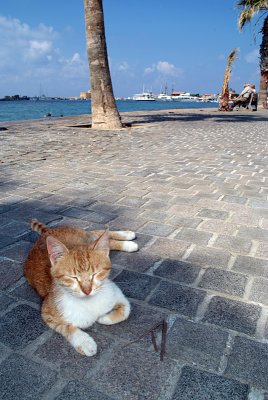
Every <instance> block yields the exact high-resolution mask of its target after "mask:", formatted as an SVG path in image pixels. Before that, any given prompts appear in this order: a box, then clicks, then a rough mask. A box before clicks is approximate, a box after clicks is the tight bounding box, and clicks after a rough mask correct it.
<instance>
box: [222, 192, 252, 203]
mask: <svg viewBox="0 0 268 400" xmlns="http://www.w3.org/2000/svg"><path fill="white" fill-rule="evenodd" d="M222 201H226V202H227V203H236V204H245V203H246V202H247V198H246V197H241V196H232V195H228V194H227V195H226V196H224V197H223V198H222Z"/></svg>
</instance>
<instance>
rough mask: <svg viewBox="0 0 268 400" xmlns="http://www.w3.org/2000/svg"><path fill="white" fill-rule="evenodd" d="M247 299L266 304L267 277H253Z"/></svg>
mask: <svg viewBox="0 0 268 400" xmlns="http://www.w3.org/2000/svg"><path fill="white" fill-rule="evenodd" d="M249 300H253V301H256V302H258V303H263V304H265V305H268V279H265V278H255V279H254V282H253V285H252V288H251V291H250V295H249Z"/></svg>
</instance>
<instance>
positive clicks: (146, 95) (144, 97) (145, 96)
mask: <svg viewBox="0 0 268 400" xmlns="http://www.w3.org/2000/svg"><path fill="white" fill-rule="evenodd" d="M132 100H136V101H155V97H154V96H153V94H152V93H151V92H142V93H138V94H134V96H133V97H132Z"/></svg>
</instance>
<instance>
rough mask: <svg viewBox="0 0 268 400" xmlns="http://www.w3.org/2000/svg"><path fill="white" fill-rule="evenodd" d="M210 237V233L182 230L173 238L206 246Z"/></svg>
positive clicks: (188, 229)
mask: <svg viewBox="0 0 268 400" xmlns="http://www.w3.org/2000/svg"><path fill="white" fill-rule="evenodd" d="M211 237H212V233H208V232H202V231H197V230H196V229H191V228H182V229H181V230H180V232H178V233H177V235H176V236H175V239H179V240H184V241H187V242H190V243H195V244H200V245H206V244H207V243H208V241H209V239H210V238H211Z"/></svg>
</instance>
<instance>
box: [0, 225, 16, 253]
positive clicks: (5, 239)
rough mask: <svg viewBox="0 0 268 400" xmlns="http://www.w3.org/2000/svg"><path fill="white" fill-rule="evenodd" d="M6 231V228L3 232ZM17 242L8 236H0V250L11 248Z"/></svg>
mask: <svg viewBox="0 0 268 400" xmlns="http://www.w3.org/2000/svg"><path fill="white" fill-rule="evenodd" d="M4 231H5V228H3V232H4ZM16 241H17V239H15V238H13V237H11V236H7V235H6V234H4V233H3V234H0V249H2V248H4V247H6V246H9V245H10V244H13V243H15V242H16Z"/></svg>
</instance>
